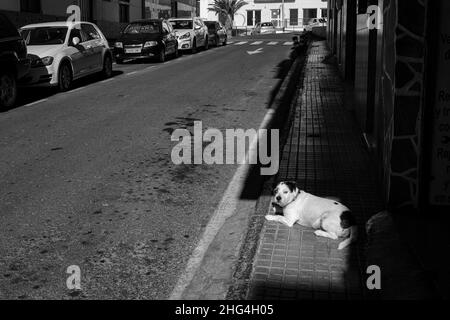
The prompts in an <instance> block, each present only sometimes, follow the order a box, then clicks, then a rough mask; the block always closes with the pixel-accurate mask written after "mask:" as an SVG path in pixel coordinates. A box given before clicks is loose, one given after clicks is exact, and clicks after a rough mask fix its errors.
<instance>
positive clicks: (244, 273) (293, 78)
mask: <svg viewBox="0 0 450 320" xmlns="http://www.w3.org/2000/svg"><path fill="white" fill-rule="evenodd" d="M308 53H309V45H308V48H306V50H304V52H303V54H302V55H301V56H300V57H298V58H297V59H296V60H295V61H294V63H293V64H292V66H291V69H290V70H289V72H288V74H287V76H286V78H285V79H284V80H283V83H282V84H281V86H280V90H279V91H278V93H277V95H276V97H275V99H274V102H273V106H275V108H274V113H275V114H274V117H273V118H272V121H271V123H270V124H269V128H270V129H279V130H280V150H279V151H280V153H282V151H283V148H284V146H285V143H286V140H287V138H288V135H289V130H290V127H291V122H292V120H293V115H294V112H293V111H295V109H294V107H295V105H296V102H297V99H296V96H295V93H296V90H297V89H299V90H302V89H301V88H299V86H300V85H302V82H303V67H304V64H305V61H306V59H307V57H308ZM299 79H300V81H299ZM300 95H301V92H300ZM275 178H276V176H272V177H271V178H270V179H267V180H266V181H265V182H264V185H263V187H262V191H261V196H260V197H259V198H258V200H257V203H256V207H255V211H254V214H253V215H251V216H249V217H248V228H247V234H246V235H245V238H244V239H243V241H242V245H241V248H240V250H239V259H238V262H237V264H236V269H235V271H234V274H233V279H232V283H231V285H230V286H229V289H228V293H227V296H226V299H227V300H245V299H246V298H247V294H248V289H249V281H250V276H251V273H252V269H253V260H254V257H255V255H256V250H257V248H258V242H259V237H260V234H261V231H262V228H263V226H264V216H265V215H266V214H267V213H268V211H269V209H270V202H271V193H272V188H273V185H274V183H275Z"/></svg>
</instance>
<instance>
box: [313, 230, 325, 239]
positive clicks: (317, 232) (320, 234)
mask: <svg viewBox="0 0 450 320" xmlns="http://www.w3.org/2000/svg"><path fill="white" fill-rule="evenodd" d="M314 234H315V235H316V236H318V237H322V236H323V234H322V230H316V231H314Z"/></svg>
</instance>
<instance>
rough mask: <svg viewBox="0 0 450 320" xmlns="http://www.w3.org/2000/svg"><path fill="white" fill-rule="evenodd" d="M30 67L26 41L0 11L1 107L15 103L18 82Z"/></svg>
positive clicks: (7, 106)
mask: <svg viewBox="0 0 450 320" xmlns="http://www.w3.org/2000/svg"><path fill="white" fill-rule="evenodd" d="M29 68H30V60H29V59H28V58H27V47H26V45H25V41H24V40H23V39H22V37H21V36H20V34H19V32H18V31H17V29H16V27H15V26H14V25H13V24H12V23H11V21H9V20H8V18H7V17H6V16H5V15H3V14H1V13H0V109H2V108H10V107H12V106H13V105H14V103H15V102H16V99H17V82H18V81H19V80H20V79H21V78H23V76H24V75H26V74H27V72H28V70H29Z"/></svg>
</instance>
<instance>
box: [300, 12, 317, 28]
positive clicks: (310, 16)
mask: <svg viewBox="0 0 450 320" xmlns="http://www.w3.org/2000/svg"><path fill="white" fill-rule="evenodd" d="M314 18H317V9H303V25H307V24H309V23H310V22H311V21H312V20H313V19H314Z"/></svg>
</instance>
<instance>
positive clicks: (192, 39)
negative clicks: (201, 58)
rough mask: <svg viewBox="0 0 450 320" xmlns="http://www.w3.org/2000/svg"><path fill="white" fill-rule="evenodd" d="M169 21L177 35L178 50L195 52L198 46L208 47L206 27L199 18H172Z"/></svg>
mask: <svg viewBox="0 0 450 320" xmlns="http://www.w3.org/2000/svg"><path fill="white" fill-rule="evenodd" d="M169 23H170V24H171V25H172V27H173V29H174V30H175V33H176V35H177V38H178V49H179V50H191V52H192V53H195V52H197V49H198V48H199V47H203V48H204V49H205V50H207V49H208V47H209V42H208V28H207V27H206V25H205V24H204V23H203V21H202V20H201V19H200V18H197V17H194V18H188V19H187V18H172V19H169Z"/></svg>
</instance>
